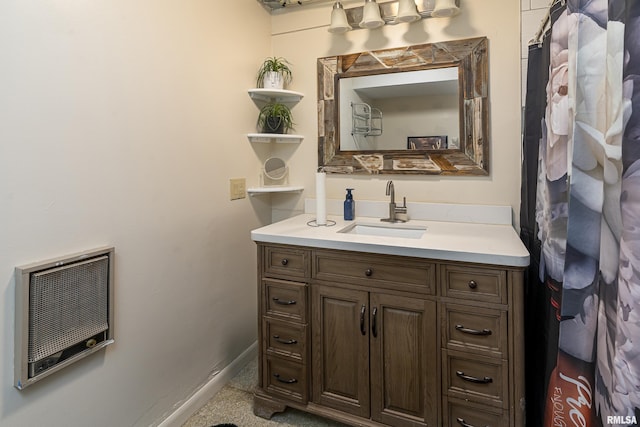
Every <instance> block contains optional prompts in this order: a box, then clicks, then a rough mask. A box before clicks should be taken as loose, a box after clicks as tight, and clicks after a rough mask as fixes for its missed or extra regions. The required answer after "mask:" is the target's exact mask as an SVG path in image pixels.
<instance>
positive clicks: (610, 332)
mask: <svg viewBox="0 0 640 427" xmlns="http://www.w3.org/2000/svg"><path fill="white" fill-rule="evenodd" d="M562 3H564V2H562ZM566 3H567V4H566V7H562V8H561V10H560V11H559V13H557V16H555V17H554V20H553V21H552V22H553V24H552V29H551V36H550V42H549V43H550V48H549V49H550V58H549V59H550V65H549V75H548V77H549V79H548V84H547V86H546V89H547V90H546V92H547V93H546V110H545V113H544V119H543V121H542V132H541V139H540V143H539V152H538V158H537V172H538V180H537V185H536V186H535V188H536V206H535V218H536V227H535V228H536V233H537V234H536V237H537V240H539V243H540V247H541V249H540V267H539V279H540V281H541V282H542V283H544V284H545V285H544V286H546V287H547V289H548V290H550V301H551V304H552V307H553V308H554V309H555V310H556V313H555V314H556V316H555V318H556V320H557V325H550V328H553V327H554V326H555V327H557V330H558V333H559V337H558V340H557V355H556V365H555V368H554V369H553V370H552V372H551V373H550V375H549V377H548V379H547V381H546V382H545V384H546V396H545V399H544V406H545V409H544V415H543V418H544V423H543V425H544V426H545V427H547V426H549V427H550V426H608V425H615V426H629V425H638V423H639V421H640V26H639V24H640V1H638V0H568V1H567V2H566ZM556 9H557V8H556ZM528 97H529V95H528ZM525 143H526V138H525ZM525 154H526V150H525ZM525 163H528V164H531V162H530V161H529V162H527V161H526V159H525ZM524 184H525V181H524V177H523V189H524ZM526 184H527V186H528V187H529V190H528V191H529V192H530V191H532V190H531V188H532V187H533V186H532V185H531V182H527V183H526ZM529 209H532V208H531V207H529ZM530 248H531V246H530ZM528 286H529V287H531V286H542V285H540V283H531V281H530V282H529V284H528ZM534 317H535V315H534ZM551 335H552V334H551ZM552 347H553V346H552ZM529 409H533V408H531V407H529Z"/></svg>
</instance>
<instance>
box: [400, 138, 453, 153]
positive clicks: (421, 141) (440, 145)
mask: <svg viewBox="0 0 640 427" xmlns="http://www.w3.org/2000/svg"><path fill="white" fill-rule="evenodd" d="M407 148H408V149H409V150H446V149H447V148H448V138H447V135H438V136H410V137H408V138H407Z"/></svg>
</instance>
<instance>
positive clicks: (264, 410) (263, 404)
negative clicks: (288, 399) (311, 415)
mask: <svg viewBox="0 0 640 427" xmlns="http://www.w3.org/2000/svg"><path fill="white" fill-rule="evenodd" d="M286 408H287V405H285V404H283V403H280V402H276V401H273V400H271V399H269V398H268V397H265V396H259V395H257V394H254V396H253V414H254V415H256V416H258V417H260V418H265V419H267V420H270V419H271V417H272V416H273V414H276V413H278V412H284V410H285V409H286Z"/></svg>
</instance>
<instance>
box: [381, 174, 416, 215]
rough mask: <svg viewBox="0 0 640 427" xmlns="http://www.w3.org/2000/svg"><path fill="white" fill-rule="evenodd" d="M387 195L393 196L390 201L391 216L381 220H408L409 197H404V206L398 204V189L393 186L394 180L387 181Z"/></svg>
mask: <svg viewBox="0 0 640 427" xmlns="http://www.w3.org/2000/svg"><path fill="white" fill-rule="evenodd" d="M385 194H386V195H387V196H391V200H390V201H389V218H382V219H381V220H380V221H384V222H407V221H408V220H409V218H408V217H407V198H406V197H403V198H402V206H397V205H396V191H395V188H394V186H393V181H387V191H386V192H385Z"/></svg>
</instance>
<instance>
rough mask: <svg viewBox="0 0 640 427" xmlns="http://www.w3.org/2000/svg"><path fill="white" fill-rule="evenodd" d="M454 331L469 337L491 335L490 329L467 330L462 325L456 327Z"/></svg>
mask: <svg viewBox="0 0 640 427" xmlns="http://www.w3.org/2000/svg"><path fill="white" fill-rule="evenodd" d="M456 330H458V331H460V332H463V333H465V334H469V335H491V329H483V330H478V329H469V328H465V327H464V326H462V325H456Z"/></svg>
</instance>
